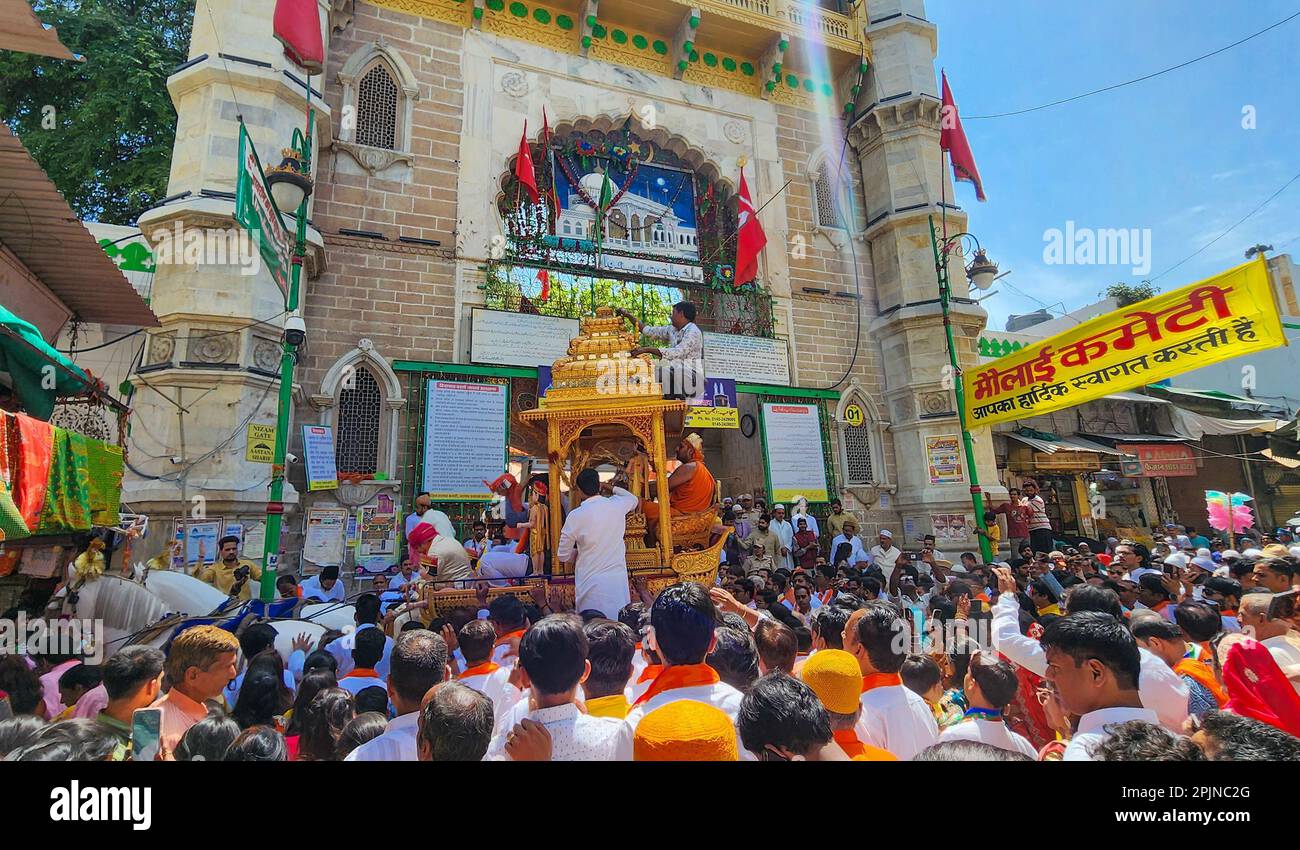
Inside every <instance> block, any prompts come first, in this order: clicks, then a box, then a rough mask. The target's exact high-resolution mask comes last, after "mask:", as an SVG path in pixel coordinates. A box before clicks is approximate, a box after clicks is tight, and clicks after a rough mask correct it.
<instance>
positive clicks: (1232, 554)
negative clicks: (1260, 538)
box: [1219, 549, 1241, 558]
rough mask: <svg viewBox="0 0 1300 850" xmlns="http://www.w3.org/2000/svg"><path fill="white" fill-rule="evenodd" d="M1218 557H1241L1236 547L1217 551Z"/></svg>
mask: <svg viewBox="0 0 1300 850" xmlns="http://www.w3.org/2000/svg"><path fill="white" fill-rule="evenodd" d="M1219 557H1220V558H1240V557H1241V553H1240V552H1238V551H1237V550H1236V549H1224V550H1223V551H1222V552H1220V553H1219Z"/></svg>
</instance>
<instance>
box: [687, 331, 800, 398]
mask: <svg viewBox="0 0 1300 850" xmlns="http://www.w3.org/2000/svg"><path fill="white" fill-rule="evenodd" d="M704 374H706V375H708V376H709V377H710V378H732V379H733V380H735V381H737V382H739V383H742V384H776V385H777V386H780V387H788V386H790V356H789V350H788V347H787V346H786V342H785V340H783V339H768V338H767V337H761V336H740V335H738V334H718V333H712V332H710V331H705V332H704Z"/></svg>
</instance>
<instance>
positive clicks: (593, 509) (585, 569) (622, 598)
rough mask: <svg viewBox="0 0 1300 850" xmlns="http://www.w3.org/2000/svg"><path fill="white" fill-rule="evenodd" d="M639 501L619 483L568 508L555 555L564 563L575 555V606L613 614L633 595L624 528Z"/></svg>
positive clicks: (616, 614)
mask: <svg viewBox="0 0 1300 850" xmlns="http://www.w3.org/2000/svg"><path fill="white" fill-rule="evenodd" d="M639 505H640V501H639V500H638V499H637V497H636V496H634V495H632V494H631V493H629V492H628V491H626V490H624V489H623V488H622V487H615V488H614V495H612V496H591V497H590V498H587V499H584V500H583V502H582V504H581V505H578V507H576V508H574V509H573V510H571V511H569V516H568V517H567V518H566V519H565V520H564V527H563V528H562V529H561V530H560V546H559V549H558V550H557V551H556V557H557V558H558V559H559V560H560V562H561V563H566V562H568V561H570V560H572V559H573V557H574V555H575V554H576V555H577V565H576V567H575V568H574V585H575V595H576V608H577V610H579V611H586V610H588V609H592V610H596V611H600V612H601V613H603V614H604V615H605V616H606V617H609V618H614V617H617V616H618V612H619V610H620V609H622V607H623V606H624V605H626V604H627V603H628V602H630V601H631V599H632V596H631V593H630V592H629V590H628V586H627V557H626V550H625V549H624V546H623V532H624V530H625V529H626V528H627V515H628V514H629V513H631V512H632V511H634V510H636V509H637V507H638V506H639Z"/></svg>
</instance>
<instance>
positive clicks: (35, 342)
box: [0, 305, 95, 419]
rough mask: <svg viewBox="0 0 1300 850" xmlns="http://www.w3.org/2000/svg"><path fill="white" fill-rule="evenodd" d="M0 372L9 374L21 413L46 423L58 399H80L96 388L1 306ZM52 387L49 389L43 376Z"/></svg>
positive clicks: (33, 327)
mask: <svg viewBox="0 0 1300 850" xmlns="http://www.w3.org/2000/svg"><path fill="white" fill-rule="evenodd" d="M0 371H4V372H8V373H9V377H10V379H11V380H12V381H13V387H14V393H15V394H16V395H17V396H18V400H19V401H20V402H22V405H23V409H25V410H26V411H27V412H28V413H29V414H31V415H32V416H34V417H36V418H37V419H49V418H50V414H52V413H53V412H54V402H55V400H56V399H57V398H58V397H59V396H70V395H81V394H83V393H85V392H88V391H89V390H91V389H92V388H93V387H94V386H95V381H94V379H93V378H91V377H90V376H88V375H87V374H86V373H85V372H84V371H82V369H81V367H80V366H78V365H77V364H75V363H73V362H72V361H71V360H69V359H68V358H66V357H64V356H63V355H62V354H60V353H59V352H58V351H57V350H56V349H55V348H54V347H52V346H51V345H49V344H48V343H46V342H45V340H44V339H43V338H42V337H41V332H40V331H38V330H37V329H36V326H35V325H33V324H32V323H31V322H28V321H26V320H24V319H22V318H20V317H19V316H15V315H14V314H13V313H10V312H9V311H8V310H6V309H5V308H4V307H3V306H2V305H0ZM47 374H48V375H51V376H52V377H53V380H54V386H53V388H52V389H51V388H50V387H49V381H48V380H47V378H46V375H47Z"/></svg>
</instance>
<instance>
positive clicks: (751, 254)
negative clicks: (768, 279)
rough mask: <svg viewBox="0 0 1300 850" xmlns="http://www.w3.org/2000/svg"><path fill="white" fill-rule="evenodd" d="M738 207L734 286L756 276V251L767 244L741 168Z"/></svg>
mask: <svg viewBox="0 0 1300 850" xmlns="http://www.w3.org/2000/svg"><path fill="white" fill-rule="evenodd" d="M738 207H739V213H740V219H739V221H738V222H737V224H736V282H735V285H736V286H740V285H741V284H744V283H749V282H750V281H751V280H753V279H754V278H756V277H758V253H759V251H762V250H763V246H764V245H766V244H767V234H765V233H763V225H761V224H759V223H758V215H757V214H756V210H755V209H754V204H753V202H752V201H750V199H749V184H748V183H746V182H745V170H744V169H743V168H742V169H741V170H740V194H739V196H738Z"/></svg>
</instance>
